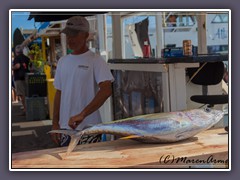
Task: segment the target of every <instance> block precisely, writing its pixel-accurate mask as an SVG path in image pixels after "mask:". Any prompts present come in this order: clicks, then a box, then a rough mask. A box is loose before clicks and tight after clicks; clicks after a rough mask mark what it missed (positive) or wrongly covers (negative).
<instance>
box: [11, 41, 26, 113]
mask: <svg viewBox="0 0 240 180" xmlns="http://www.w3.org/2000/svg"><path fill="white" fill-rule="evenodd" d="M15 54H16V57H15V58H14V60H13V66H12V70H13V76H14V85H15V88H16V92H17V96H19V97H20V99H21V102H22V105H23V113H22V114H20V115H25V114H26V104H25V89H26V83H25V74H26V73H27V72H29V69H28V65H29V62H30V59H29V58H28V57H27V56H25V55H24V54H23V47H22V46H21V45H17V46H16V47H15Z"/></svg>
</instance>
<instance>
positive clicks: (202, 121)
mask: <svg viewBox="0 0 240 180" xmlns="http://www.w3.org/2000/svg"><path fill="white" fill-rule="evenodd" d="M221 118H223V111H220V110H214V109H210V108H206V109H193V110H185V111H177V112H169V113H154V114H147V115H140V116H135V117H130V118H126V119H121V120H116V121H111V122H106V123H101V124H97V125H94V126H92V127H89V128H86V129H84V130H82V131H73V130H53V131H50V133H64V134H68V135H70V136H71V142H70V145H69V147H68V152H67V154H69V153H70V152H71V151H72V150H73V149H74V148H75V146H76V145H77V143H78V141H79V139H80V138H81V136H82V135H83V134H112V135H118V136H123V137H128V136H129V137H131V139H133V140H137V141H141V142H144V143H171V142H177V141H180V140H184V139H187V138H190V137H192V136H194V135H196V134H198V133H199V132H201V131H204V130H206V129H208V128H210V127H212V126H213V125H214V124H216V123H217V122H218V121H220V120H221Z"/></svg>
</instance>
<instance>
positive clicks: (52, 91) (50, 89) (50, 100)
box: [47, 79, 56, 119]
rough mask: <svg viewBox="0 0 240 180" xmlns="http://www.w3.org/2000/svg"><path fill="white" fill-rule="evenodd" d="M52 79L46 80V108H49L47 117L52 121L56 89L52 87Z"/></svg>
mask: <svg viewBox="0 0 240 180" xmlns="http://www.w3.org/2000/svg"><path fill="white" fill-rule="evenodd" d="M53 82H54V79H47V90H48V108H49V117H50V119H53V104H54V96H55V93H56V89H55V88H54V86H53Z"/></svg>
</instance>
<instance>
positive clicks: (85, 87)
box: [51, 16, 113, 146]
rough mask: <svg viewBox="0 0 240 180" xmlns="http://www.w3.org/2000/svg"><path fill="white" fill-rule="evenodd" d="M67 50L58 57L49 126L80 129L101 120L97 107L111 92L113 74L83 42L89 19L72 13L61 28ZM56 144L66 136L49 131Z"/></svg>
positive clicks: (85, 139) (87, 140) (94, 139)
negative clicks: (69, 51)
mask: <svg viewBox="0 0 240 180" xmlns="http://www.w3.org/2000/svg"><path fill="white" fill-rule="evenodd" d="M62 33H64V34H66V40H67V45H68V48H69V49H71V50H72V51H71V53H70V54H68V55H66V56H63V57H61V58H60V59H59V61H58V65H57V69H56V74H55V79H54V86H55V88H56V94H55V98H54V110H53V111H54V112H53V121H52V130H58V129H76V130H83V129H84V128H87V127H89V126H91V125H94V124H98V123H101V117H100V112H99V110H98V109H99V108H100V107H101V106H102V104H103V103H104V102H105V101H106V100H107V99H108V97H109V96H111V94H112V88H111V83H112V82H113V76H112V74H111V72H110V69H109V68H108V66H107V63H106V62H105V61H104V59H103V58H102V57H101V56H100V55H97V54H95V53H94V52H92V51H90V50H89V48H88V46H87V39H88V36H89V23H88V21H87V19H86V18H85V17H82V16H73V17H71V18H69V19H68V21H67V23H66V27H65V28H64V29H63V30H62ZM51 138H52V140H53V141H54V142H55V143H56V144H57V145H59V146H67V145H68V144H69V142H70V136H68V135H64V134H57V133H56V134H55V133H53V134H51ZM99 141H101V135H100V134H98V135H92V136H83V137H82V138H81V139H80V141H79V143H80V144H83V143H93V142H99Z"/></svg>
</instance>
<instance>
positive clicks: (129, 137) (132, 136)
mask: <svg viewBox="0 0 240 180" xmlns="http://www.w3.org/2000/svg"><path fill="white" fill-rule="evenodd" d="M139 137H142V136H141V135H130V136H125V137H122V138H119V139H133V138H139Z"/></svg>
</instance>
